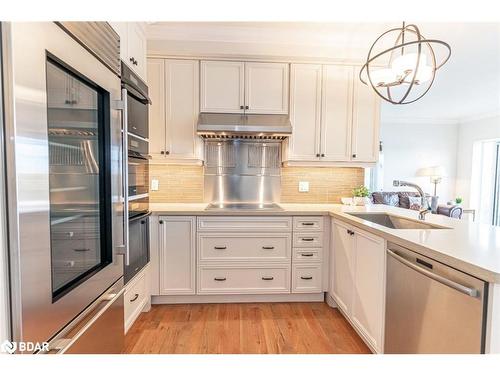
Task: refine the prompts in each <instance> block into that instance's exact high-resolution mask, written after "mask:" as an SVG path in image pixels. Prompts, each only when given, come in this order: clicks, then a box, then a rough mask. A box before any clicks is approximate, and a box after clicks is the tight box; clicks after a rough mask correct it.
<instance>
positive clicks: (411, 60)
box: [391, 53, 432, 84]
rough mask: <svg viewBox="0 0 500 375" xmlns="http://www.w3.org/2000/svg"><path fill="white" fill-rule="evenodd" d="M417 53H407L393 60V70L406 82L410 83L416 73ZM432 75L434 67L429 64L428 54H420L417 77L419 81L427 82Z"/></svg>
mask: <svg viewBox="0 0 500 375" xmlns="http://www.w3.org/2000/svg"><path fill="white" fill-rule="evenodd" d="M417 59H418V54H417V53H407V54H404V55H401V56H398V57H397V58H396V59H394V61H393V62H392V66H391V67H392V70H393V72H394V74H396V75H397V76H398V77H401V78H404V83H410V82H411V81H412V80H413V76H414V75H415V68H416V67H417ZM431 77H432V67H431V66H428V65H427V56H426V55H425V54H421V55H420V59H419V64H418V71H417V75H416V77H415V81H418V82H417V83H419V84H420V83H424V82H427V81H428V80H429V79H431Z"/></svg>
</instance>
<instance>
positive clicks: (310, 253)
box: [293, 247, 323, 263]
mask: <svg viewBox="0 0 500 375" xmlns="http://www.w3.org/2000/svg"><path fill="white" fill-rule="evenodd" d="M322 259H323V249H322V248H321V247H320V248H300V247H294V248H293V262H294V263H296V262H300V263H309V262H320V261H321V260H322Z"/></svg>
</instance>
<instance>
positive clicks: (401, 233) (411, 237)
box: [150, 203, 500, 283]
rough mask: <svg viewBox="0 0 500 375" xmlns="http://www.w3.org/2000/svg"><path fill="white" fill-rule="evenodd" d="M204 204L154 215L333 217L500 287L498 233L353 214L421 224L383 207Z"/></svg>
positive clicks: (169, 207) (459, 224) (446, 222)
mask: <svg viewBox="0 0 500 375" xmlns="http://www.w3.org/2000/svg"><path fill="white" fill-rule="evenodd" d="M206 206H207V204H206V203H152V204H150V209H151V211H152V212H153V214H155V215H197V216H200V215H216V216H221V215H224V216H226V215H256V216H263V215H330V216H332V217H333V218H334V219H338V220H342V221H344V222H347V223H349V224H351V225H353V226H356V227H358V228H360V229H363V230H366V231H368V232H371V233H373V234H375V235H378V236H380V237H383V238H385V239H386V240H387V241H390V242H394V243H396V244H398V245H401V246H404V247H406V248H408V249H410V250H413V251H415V252H417V253H420V254H422V255H424V256H428V257H430V258H433V259H435V260H437V261H440V262H442V263H445V264H447V265H449V266H451V267H454V268H457V269H459V270H461V271H463V272H466V273H469V274H471V275H473V276H476V277H478V278H480V279H483V280H485V281H489V282H494V283H500V227H494V226H491V225H485V224H478V223H474V222H471V221H467V220H457V219H452V218H449V217H446V216H442V215H432V214H428V215H427V217H426V222H428V223H431V224H436V225H439V226H442V227H447V228H449V229H391V228H387V227H385V226H382V225H378V224H375V223H372V222H370V221H366V220H363V219H360V218H357V217H355V216H352V215H349V214H348V213H349V212H387V213H389V214H392V215H397V216H402V217H405V218H410V219H414V220H417V219H418V212H416V211H412V210H406V209H403V208H398V207H391V206H385V205H369V206H343V205H340V204H284V203H283V204H280V206H281V207H282V208H283V210H282V211H243V210H238V211H205V208H206Z"/></svg>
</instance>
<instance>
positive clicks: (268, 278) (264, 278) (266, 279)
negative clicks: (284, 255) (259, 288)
mask: <svg viewBox="0 0 500 375" xmlns="http://www.w3.org/2000/svg"><path fill="white" fill-rule="evenodd" d="M262 280H265V281H271V280H274V277H272V276H270V277H263V278H262Z"/></svg>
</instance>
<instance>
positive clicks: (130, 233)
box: [122, 63, 151, 283]
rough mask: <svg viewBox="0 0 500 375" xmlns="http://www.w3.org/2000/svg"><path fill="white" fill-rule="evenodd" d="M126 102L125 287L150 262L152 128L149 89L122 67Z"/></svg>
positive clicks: (124, 66)
mask: <svg viewBox="0 0 500 375" xmlns="http://www.w3.org/2000/svg"><path fill="white" fill-rule="evenodd" d="M122 99H123V101H124V103H125V112H124V113H125V116H124V119H123V120H124V121H123V123H124V138H123V139H124V147H123V150H124V152H126V155H124V157H126V159H127V163H126V164H124V167H125V168H126V170H125V171H124V174H125V175H126V202H127V205H126V216H127V217H128V218H129V223H128V228H126V229H125V231H126V237H127V239H128V241H127V243H128V252H127V254H126V258H125V273H124V277H125V283H127V282H128V281H129V280H130V279H132V278H133V277H134V275H136V274H137V273H138V272H139V271H140V270H141V269H142V268H143V267H144V266H145V265H146V264H147V263H148V262H149V216H150V214H151V213H150V211H149V140H148V136H149V127H148V105H149V104H150V99H149V97H148V87H147V86H146V84H145V83H144V82H143V81H142V80H141V79H140V78H139V77H138V76H137V75H136V74H135V73H134V72H133V71H132V70H130V69H129V68H128V67H127V66H126V65H125V64H123V63H122Z"/></svg>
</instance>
